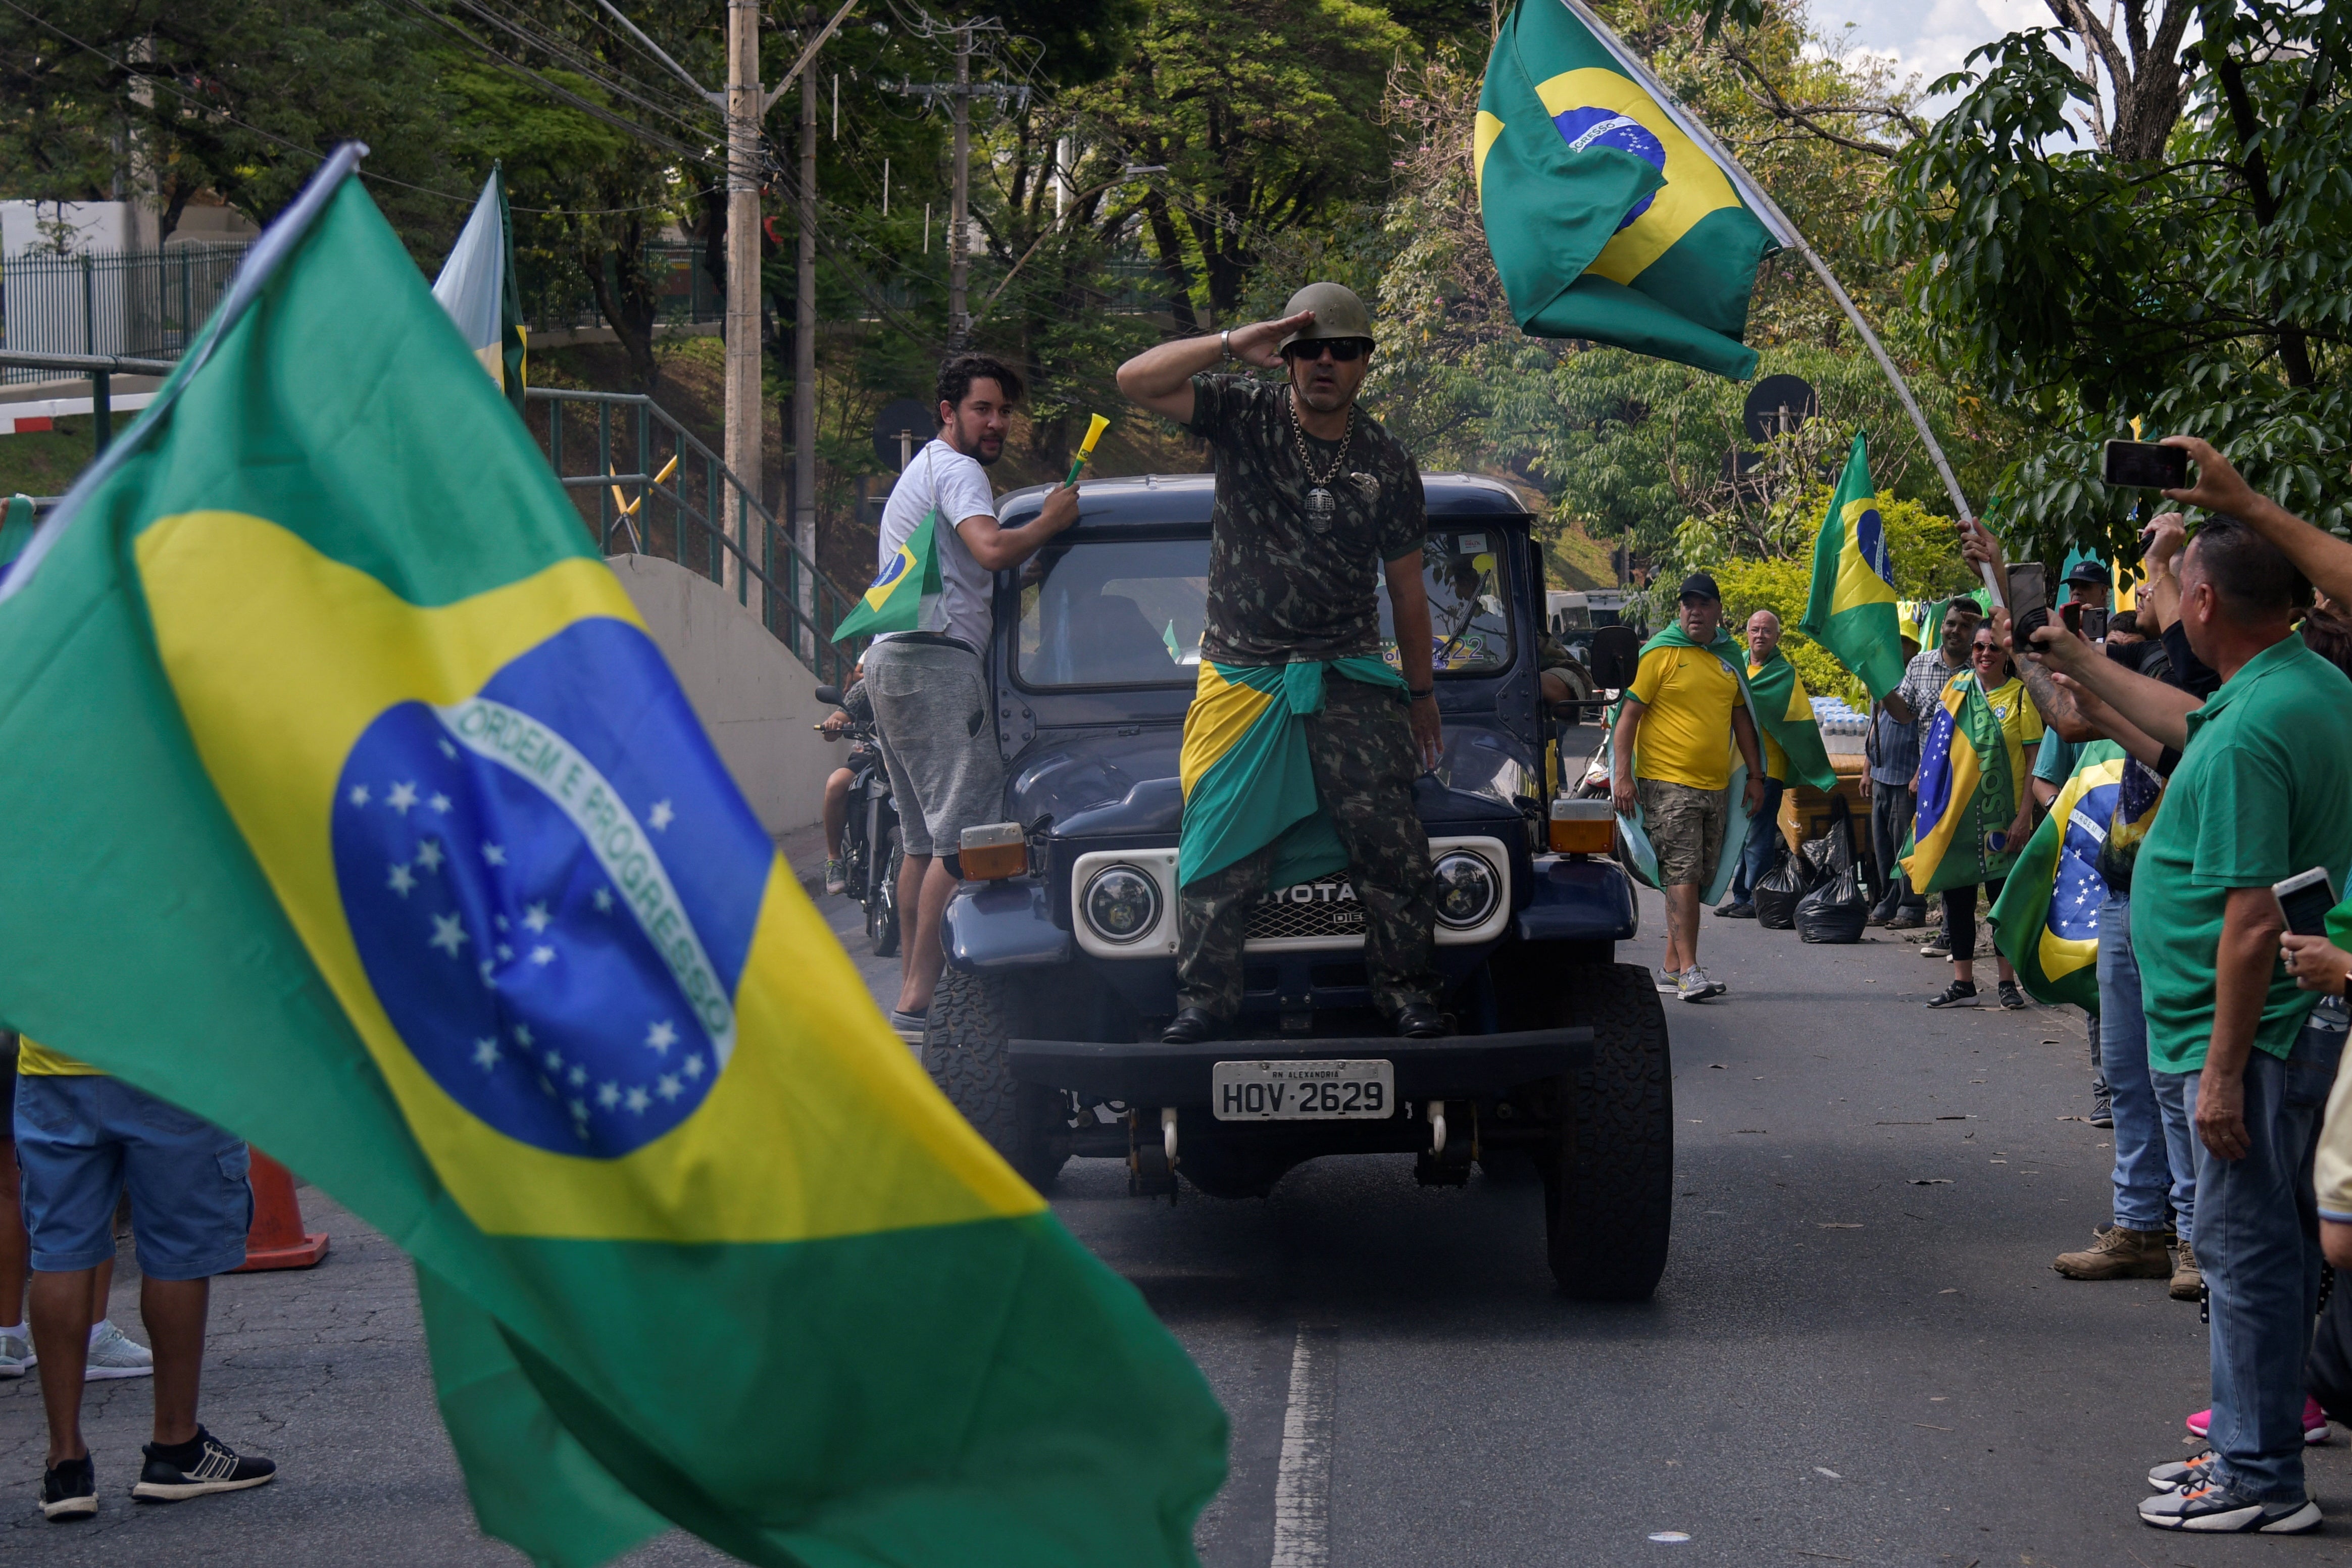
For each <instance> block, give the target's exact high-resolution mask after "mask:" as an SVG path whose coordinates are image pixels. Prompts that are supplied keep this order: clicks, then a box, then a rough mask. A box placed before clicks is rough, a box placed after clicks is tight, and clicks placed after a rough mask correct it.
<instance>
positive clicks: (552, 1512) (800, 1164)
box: [0, 147, 1225, 1568]
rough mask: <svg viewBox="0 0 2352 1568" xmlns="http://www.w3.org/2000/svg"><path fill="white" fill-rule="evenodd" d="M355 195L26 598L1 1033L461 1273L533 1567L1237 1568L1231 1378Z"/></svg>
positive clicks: (211, 353)
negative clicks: (761, 768) (1059, 1166)
mask: <svg viewBox="0 0 2352 1568" xmlns="http://www.w3.org/2000/svg"><path fill="white" fill-rule="evenodd" d="M355 152H356V150H355V149H352V148H348V147H347V148H344V149H342V150H341V151H340V152H337V153H336V154H335V155H334V157H333V158H332V159H331V161H330V162H329V163H328V165H327V166H326V168H325V169H324V170H323V171H322V172H320V175H319V176H318V177H317V178H316V179H315V180H314V181H313V183H311V184H310V187H309V188H308V189H307V190H306V191H305V192H304V193H302V195H301V196H300V197H299V199H298V200H297V201H296V203H295V204H294V205H293V206H292V207H290V208H289V210H288V212H287V214H286V215H285V216H283V217H281V218H280V219H279V220H278V223H277V224H276V225H273V226H272V227H271V229H270V230H269V232H268V234H267V235H264V236H263V237H262V239H261V240H260V241H259V242H258V243H257V245H256V246H255V247H254V249H253V251H252V252H251V254H250V255H249V256H248V258H247V262H246V265H245V268H244V270H243V271H242V272H241V273H240V274H239V276H238V278H237V281H236V285H235V287H233V288H232V289H231V291H230V293H229V296H228V297H227V298H226V299H225V300H224V301H223V303H222V305H221V306H220V308H219V309H218V311H217V312H216V313H215V317H214V319H213V321H212V323H211V325H210V326H209V327H208V328H207V329H206V331H205V335H204V336H203V337H202V338H201V339H200V340H198V342H197V343H196V345H195V346H194V348H192V349H191V350H190V351H189V353H188V355H187V357H186V359H185V360H184V361H183V362H182V365H181V367H180V369H179V370H178V371H177V372H176V373H175V374H174V375H173V377H172V378H171V380H170V381H169V382H167V383H166V384H165V386H164V387H163V390H162V391H161V392H159V394H158V395H157V397H156V399H155V402H153V404H152V406H151V407H150V408H149V409H148V410H147V412H146V413H145V415H144V416H143V417H142V419H141V421H140V423H138V424H137V425H136V426H135V427H134V428H133V429H132V430H131V433H130V434H128V435H127V436H126V437H125V438H124V439H123V440H121V441H120V442H118V443H117V444H115V445H114V446H112V447H111V448H110V449H109V450H108V451H107V453H106V454H105V455H104V456H102V457H101V458H100V460H99V461H98V462H97V463H96V464H95V465H92V467H91V468H90V469H89V472H88V473H87V474H86V475H85V476H84V477H83V479H82V480H81V482H80V483H79V484H78V485H77V486H75V487H74V490H73V493H72V494H71V495H70V496H68V497H67V498H66V500H65V502H64V503H63V504H62V505H61V506H60V507H59V508H58V511H57V512H56V513H55V515H53V516H52V517H49V518H48V519H47V521H46V522H45V524H44V526H43V527H42V528H41V529H40V531H39V532H38V533H37V534H36V535H35V536H34V539H33V542H32V544H31V545H30V546H29V547H28V548H27V549H26V552H25V554H24V555H23V556H22V557H21V558H19V559H18V561H17V564H16V569H15V570H14V571H13V572H12V573H11V574H10V576H9V578H8V580H7V582H6V583H5V586H0V668H5V669H6V670H8V671H10V672H11V673H12V680H11V683H10V685H9V688H8V692H7V695H6V696H5V699H0V754H5V755H6V756H8V757H11V758H31V759H37V766H32V767H16V768H9V769H7V770H6V772H5V775H0V790H5V791H13V793H7V794H5V801H8V802H13V803H12V804H7V805H6V810H7V812H8V814H9V815H10V816H11V818H12V819H13V820H15V821H20V822H25V823H38V824H39V829H38V831H37V832H34V833H31V834H28V835H26V836H25V837H24V838H23V840H22V841H21V842H20V843H19V844H18V846H17V849H16V851H15V852H12V853H11V854H9V855H7V856H6V857H5V860H0V952H5V953H6V954H7V955H8V963H7V964H6V965H5V967H4V968H0V1017H5V1019H7V1020H8V1021H9V1022H10V1023H11V1024H13V1025H18V1026H21V1027H22V1028H23V1029H25V1030H28V1031H30V1032H31V1033H32V1034H34V1035H35V1036H37V1038H38V1039H39V1040H41V1041H42V1042H43V1043H44V1044H47V1045H49V1046H52V1047H54V1048H56V1049H58V1050H60V1051H66V1052H68V1053H69V1054H71V1055H73V1056H75V1057H78V1058H79V1059H81V1060H82V1061H88V1062H90V1063H91V1064H93V1065H95V1066H98V1067H100V1068H102V1069H104V1070H105V1071H109V1072H113V1073H117V1074H119V1075H121V1077H122V1078H124V1079H126V1080H128V1081H129V1082H132V1083H134V1084H137V1085H138V1086H139V1087H141V1088H142V1089H145V1090H148V1091H150V1092H153V1093H155V1094H158V1095H160V1096H162V1097H163V1099H165V1100H167V1101H171V1102H173V1103H176V1104H179V1105H183V1106H185V1107H186V1108H187V1109H189V1110H190V1111H192V1112H194V1113H196V1114H198V1115H201V1116H204V1117H206V1118H208V1119H209V1120H211V1121H213V1122H215V1123H217V1124H221V1125H223V1126H225V1127H227V1128H229V1129H230V1130H232V1131H234V1132H236V1134H239V1135H240V1136H244V1137H249V1138H251V1139H253V1140H254V1141H256V1142H257V1143H259V1144H260V1145H263V1146H264V1147H266V1148H268V1150H269V1151H270V1152H271V1153H272V1154H274V1155H278V1157H279V1158H280V1159H282V1160H284V1161H285V1162H286V1163H287V1164H288V1165H289V1166H292V1167H293V1168H294V1169H296V1170H298V1171H299V1172H301V1173H302V1174H303V1175H305V1176H308V1177H309V1178H310V1180H312V1181H313V1182H315V1183H317V1184H318V1185H319V1186H320V1187H321V1188H323V1189H325V1190H326V1191H328V1192H330V1193H332V1194H333V1195H334V1196H335V1197H337V1199H338V1200H340V1201H341V1202H342V1203H344V1204H346V1205H348V1206H349V1207H351V1208H352V1209H353V1210H354V1211H355V1212H357V1213H358V1214H360V1215H361V1216H362V1217H363V1218H366V1220H367V1221H368V1222H369V1223H370V1224H372V1225H373V1226H375V1227H376V1228H378V1229H380V1230H382V1231H383V1233H384V1234H385V1235H387V1236H389V1237H391V1238H392V1239H394V1241H395V1242H397V1243H398V1244H399V1245H400V1247H401V1248H402V1249H404V1250H405V1251H407V1252H408V1253H409V1254H410V1256H411V1257H413V1258H414V1259H415V1263H416V1269H417V1274H418V1283H419V1288H420V1295H421V1297H422V1300H423V1303H424V1309H425V1326H426V1330H427V1333H428V1335H429V1337H430V1341H431V1347H432V1356H433V1369H434V1375H435V1381H436V1385H437V1388H438V1391H439V1395H440V1400H441V1410H442V1415H443V1418H444V1419H445V1421H446V1423H447V1426H448V1428H449V1434H450V1437H451V1439H452V1441H453V1442H454V1444H455V1446H456V1448H457V1455H458V1458H460V1460H461V1461H462V1462H463V1464H464V1466H465V1469H466V1475H467V1484H468V1486H469V1488H470V1489H471V1491H472V1494H473V1498H474V1501H475V1507H476V1511H477V1513H478V1517H479V1518H480V1520H481V1521H482V1524H483V1526H484V1527H485V1528H486V1529H487V1530H488V1531H490V1532H491V1533H493V1534H496V1535H499V1536H501V1537H503V1538H504V1539H506V1540H508V1541H510V1542H514V1543H515V1544H516V1545H518V1546H520V1548H522V1550H523V1551H524V1552H527V1553H528V1554H530V1556H531V1557H533V1558H534V1559H536V1560H538V1561H540V1562H542V1563H554V1564H562V1565H565V1568H575V1565H576V1568H587V1565H590V1564H594V1563H602V1562H604V1561H606V1560H608V1559H610V1558H612V1557H614V1556H617V1555H619V1554H620V1553H622V1552H625V1551H627V1550H629V1549H630V1548H631V1547H633V1546H635V1544H637V1543H638V1542H643V1541H645V1540H646V1539H647V1538H649V1537H651V1536H653V1535H656V1534H657V1533H659V1532H661V1531H665V1530H667V1529H668V1528H670V1527H671V1526H672V1525H678V1526H683V1527H684V1528H686V1529H687V1530H689V1531H693V1532H694V1533H695V1534H697V1535H699V1536H701V1537H702V1538H703V1539H704V1540H706V1541H709V1542H711V1543H713V1544H714V1545H716V1546H718V1547H719V1548H720V1549H721V1550H723V1551H726V1552H731V1553H733V1554H734V1555H735V1556H737V1557H740V1558H741V1559H743V1560H745V1561H748V1562H751V1563H767V1564H778V1565H782V1564H812V1565H816V1564H822V1565H824V1568H835V1565H840V1568H849V1565H877V1568H878V1565H880V1564H886V1563H887V1564H890V1565H892V1568H902V1565H912V1564H929V1565H937V1568H949V1565H950V1564H952V1565H957V1568H961V1565H965V1564H974V1563H979V1564H1003V1565H1004V1568H1015V1565H1019V1568H1029V1565H1032V1564H1037V1563H1091V1564H1100V1565H1102V1568H1128V1565H1130V1564H1137V1563H1147V1564H1169V1565H1177V1564H1190V1563H1192V1562H1193V1561H1194V1557H1193V1552H1192V1520H1193V1518H1194V1516H1195V1515H1196V1514H1197V1513H1198V1512H1199V1511H1200V1509H1201V1507H1202V1503H1203V1502H1204V1501H1205V1500H1207V1499H1208V1498H1209V1496H1210V1495H1211V1494H1212V1493H1213V1491H1214V1490H1216V1488H1217V1485H1218V1483H1219V1481H1220V1479H1221V1478H1222V1476H1223V1469H1224V1467H1223V1443H1224V1437H1225V1423H1224V1417H1223V1414H1222V1413H1221V1412H1220V1411H1219V1409H1218V1408H1217V1406H1216V1404H1215V1402H1214V1400H1213V1397H1212V1396H1211V1395H1210V1392H1209V1389H1208V1387H1207V1385H1206V1384H1205V1383H1204V1381H1203V1380H1202V1377H1201V1375H1200V1374H1199V1372H1198V1371H1197V1370H1196V1369H1195V1368H1194V1367H1193V1366H1192V1364H1191V1362H1190V1361H1188V1360H1187V1359H1186V1357H1185V1355H1184V1354H1183V1352H1182V1351H1181V1349H1180V1348H1179V1347H1178V1345H1177V1344H1176V1343H1175V1341H1174V1340H1173V1339H1171V1337H1170V1336H1169V1334H1168V1333H1166V1331H1165V1330H1163V1329H1162V1328H1161V1327H1160V1324H1159V1323H1158V1322H1157V1321H1156V1320H1155V1319H1154V1318H1153V1317H1152V1315H1151V1313H1150V1311H1149V1310H1148V1309H1147V1308H1146V1307H1145V1305H1144V1303H1143V1301H1142V1299H1141V1298H1140V1297H1139V1296H1138V1295H1137V1293H1136V1292H1135V1291H1134V1290H1133V1289H1132V1288H1130V1287H1129V1285H1127V1284H1126V1283H1125V1282H1124V1281H1121V1280H1119V1279H1118V1277H1117V1276H1115V1275H1113V1274H1112V1273H1111V1272H1110V1271H1109V1270H1107V1269H1105V1268H1104V1267H1103V1266H1102V1265H1101V1264H1099V1263H1098V1262H1097V1261H1096V1260H1094V1259H1093V1258H1092V1257H1091V1256H1089V1255H1088V1254H1087V1252H1086V1251H1085V1250H1084V1249H1082V1248H1080V1247H1079V1246H1078V1245H1077V1244H1076V1242H1075V1241H1074V1240H1073V1239H1071V1238H1070V1236H1069V1235H1068V1234H1067V1233H1066V1232H1065V1231H1064V1230H1063V1228H1061V1226H1060V1225H1059V1223H1058V1222H1056V1221H1055V1218H1053V1216H1052V1215H1051V1213H1049V1212H1048V1211H1047V1209H1046V1207H1045V1203H1044V1202H1043V1200H1042V1199H1040V1198H1039V1197H1038V1196H1037V1195H1036V1194H1035V1193H1034V1192H1033V1191H1031V1190H1030V1189H1029V1188H1028V1187H1027V1186H1025V1185H1024V1184H1023V1183H1022V1181H1021V1180H1020V1179H1019V1178H1018V1177H1017V1176H1014V1174H1013V1171H1012V1170H1011V1169H1010V1168H1008V1167H1007V1166H1004V1165H1003V1163H1002V1162H1001V1161H999V1160H998V1159H997V1158H996V1156H995V1155H993V1154H992V1153H991V1152H990V1151H989V1150H988V1148H987V1147H986V1146H985V1145H983V1144H982V1142H981V1140H980V1139H979V1137H978V1136H977V1134H974V1133H973V1132H972V1131H971V1128H970V1127H969V1126H968V1125H967V1124H965V1123H964V1122H963V1120H962V1119H961V1117H960V1116H959V1115H957V1113H956V1112H955V1111H954V1109H953V1108H952V1107H951V1106H950V1105H949V1104H948V1103H947V1102H946V1101H945V1100H944V1099H943V1098H941V1097H940V1095H939V1093H938V1092H936V1091H935V1090H933V1088H932V1087H931V1085H930V1083H929V1081H928V1080H927V1079H926V1078H925V1077H924V1075H923V1073H922V1071H921V1070H920V1069H919V1067H918V1066H917V1065H916V1063H915V1062H914V1061H913V1060H912V1058H911V1057H910V1056H909V1055H908V1052H907V1051H906V1049H905V1048H904V1047H903V1046H902V1045H900V1044H899V1043H898V1040H897V1039H896V1038H895V1037H894V1036H893V1035H892V1034H891V1033H890V1032H889V1030H887V1029H886V1028H885V1027H884V1025H883V1023H882V1020H881V1019H880V1017H879V1016H878V1014H877V1012H876V1010H875V1008H874V1005H873V1003H872V1002H871V1001H870V1000H869V999H868V998H867V996H866V988H865V987H864V986H863V984H861V983H860V981H859V978H858V977H857V974H856V971H855V970H854V969H853V968H852V967H850V965H849V962H848V960H847V958H846V957H845V955H844V954H843V953H842V951H841V949H840V947H839V946H838V945H837V944H836V943H835V942H834V940H833V939H832V937H831V936H829V934H828V933H827V931H826V929H825V925H824V921H823V920H822V919H820V918H819V917H818V915H817V914H816V912H815V911H814V908H812V906H811V905H810V904H809V902H808V900H807V899H806V898H805V897H804V896H803V894H802V893H801V891H800V886H799V883H797V881H796V880H795V879H794V877H793V873H792V872H791V871H790V869H789V868H787V867H786V866H785V865H784V863H783V862H782V860H781V859H780V858H779V857H778V855H777V854H776V852H775V850H774V847H773V845H772V843H771V842H770V841H769V839H768V837H767V834H766V833H765V832H764V831H762V830H761V826H760V823H759V821H758V820H757V819H756V818H755V817H753V815H752V814H751V809H750V808H749V807H748V806H747V805H746V804H745V803H744V800H743V798H742V796H741V794H740V792H739V791H738V790H737V789H736V787H735V785H734V783H733V782H732V780H730V778H729V777H728V774H727V771H726V769H725V768H724V767H723V766H722V765H721V764H720V762H719V757H718V755H717V753H716V752H715V751H714V750H713V749H712V747H711V745H710V742H709V739H708V738H707V737H706V736H705V735H704V733H703V731H702V729H701V727H700V726H699V725H698V724H697V722H696V720H695V717H694V715H693V712H692V710H691V709H690V708H689V707H688V705H687V701H686V698H685V696H684V695H683V694H682V693H681V691H680V690H679V687H678V685H677V681H676V680H675V679H674V678H673V677H672V675H671V674H670V670H669V666H668V665H667V663H666V662H665V661H664V660H663V658H662V655H661V653H660V651H659V650H658V649H656V647H655V645H654V643H653V642H652V640H651V639H650V638H649V637H648V636H647V635H646V631H645V628H644V625H643V623H642V622H640V621H639V619H638V617H637V614H636V612H635V610H634V608H633V607H632V606H631V603H630V601H629V598H628V596H627V595H626V593H625V592H624V591H622V588H621V586H620V584H619V582H618V581H617V580H615V579H614V576H613V574H612V572H611V571H610V570H607V569H606V567H605V566H604V562H603V561H602V560H601V559H598V557H597V555H596V553H595V551H594V548H593V541H592V540H591V539H590V538H589V537H588V535H587V534H586V533H585V532H584V531H583V529H582V528H581V526H580V520H579V517H578V515H577V513H576V512H574V511H573V509H572V507H571V505H570V504H569V503H568V502H567V501H566V500H565V498H564V494H563V491H562V488H561V487H560V486H558V485H557V483H556V480H555V477H554V476H553V475H552V474H551V472H550V471H549V469H548V467H547V464H546V460H545V459H544V458H543V457H541V455H540V454H539V453H538V451H537V450H536V449H535V448H534V446H533V444H532V443H531V440H530V436H529V435H528V434H526V433H525V431H524V430H523V427H522V426H521V425H520V423H517V422H516V421H515V420H513V419H511V418H509V417H508V416H507V414H506V413H505V412H504V409H503V407H502V404H501V400H500V394H499V389H498V388H497V387H496V386H495V385H493V384H492V383H491V382H489V380H488V378H487V377H486V376H484V375H483V374H482V371H481V368H480V366H479V365H478V363H476V361H474V359H473V357H472V356H471V355H470V354H469V353H468V352H467V346H466V344H465V342H464V340H462V339H461V338H460V337H459V336H458V334H457V332H455V331H454V330H452V329H451V328H450V325H449V320H448V318H447V316H446V314H445V313H444V312H443V311H442V310H441V309H440V308H439V307H438V306H436V304H435V302H434V300H433V297H432V295H431V294H430V293H429V292H428V291H427V290H426V288H425V283H424V280H423V279H422V278H421V277H419V276H418V275H417V271H416V268H415V265H414V264H413V263H412V262H410V260H409V259H408V256H407V255H406V253H405V252H404V250H403V249H402V247H401V245H400V242H399V240H398V239H397V238H395V237H394V234H393V232H392V230H391V228H390V227H389V226H388V225H386V224H385V223H384V221H383V216H382V215H381V214H379V213H378V212H377V211H376V209H375V206H374V204H373V203H372V202H371V201H370V200H369V199H368V196H367V194H366V193H365V192H364V191H363V190H362V187H361V185H360V183H359V181H358V180H357V179H355V178H353V177H352V175H353V172H354V166H355V164H356V161H357V160H356V155H355ZM494 411H496V412H494Z"/></svg>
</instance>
